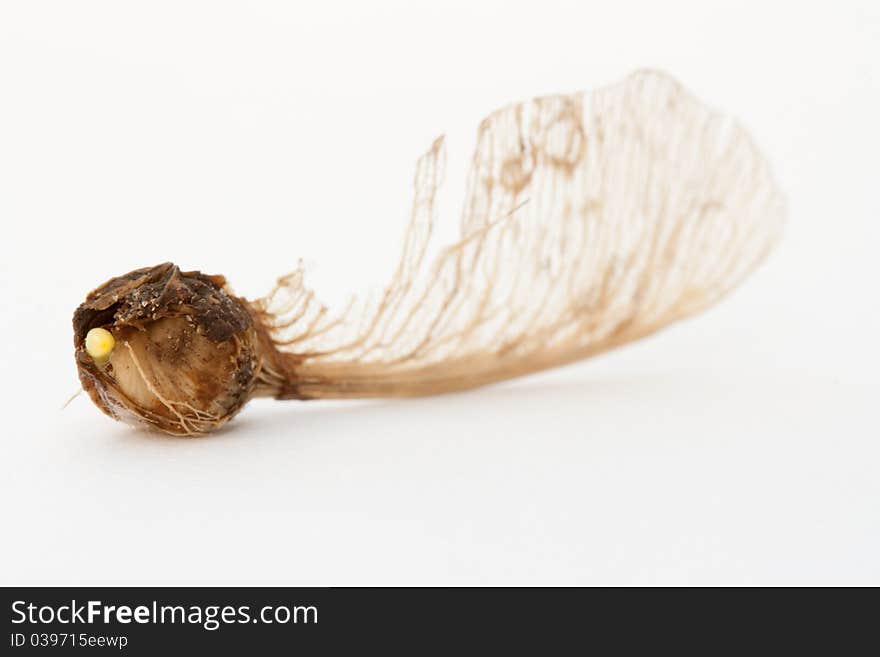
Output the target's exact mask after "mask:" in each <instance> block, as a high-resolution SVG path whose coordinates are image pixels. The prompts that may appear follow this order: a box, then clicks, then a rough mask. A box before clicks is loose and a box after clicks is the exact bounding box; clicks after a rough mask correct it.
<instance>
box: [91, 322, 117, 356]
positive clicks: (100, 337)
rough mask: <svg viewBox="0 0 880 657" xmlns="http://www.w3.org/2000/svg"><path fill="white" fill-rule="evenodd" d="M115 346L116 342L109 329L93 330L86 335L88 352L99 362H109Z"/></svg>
mask: <svg viewBox="0 0 880 657" xmlns="http://www.w3.org/2000/svg"><path fill="white" fill-rule="evenodd" d="M115 346H116V340H114V339H113V334H112V333H111V332H110V331H108V330H107V329H102V328H93V329H90V330H89V332H88V333H86V351H87V352H88V354H89V356H91V357H92V358H94V359H95V360H97V361H102V360H107V357H108V356H109V355H110V352H111V351H113V347H115Z"/></svg>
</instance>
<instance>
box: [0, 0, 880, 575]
mask: <svg viewBox="0 0 880 657" xmlns="http://www.w3.org/2000/svg"><path fill="white" fill-rule="evenodd" d="M877 7H878V4H877V3H876V2H863V3H853V2H833V3H831V2H829V3H815V4H813V3H807V2H797V3H770V2H766V1H762V2H755V3H746V2H730V3H718V2H714V3H713V2H693V3H680V2H679V3H676V2H644V3H637V2H620V1H615V2H568V3H560V2H549V1H547V0H542V1H540V2H530V3H515V2H450V1H448V0H444V1H442V2H441V1H440V0H434V1H432V2H427V3H424V2H396V3H392V2H384V3H375V2H371V3H365V2H350V3H330V2H309V3H293V2H287V3H277V4H275V3H264V2H263V3H257V2H240V3H225V2H206V3H194V2H179V1H175V2H167V3H166V2H150V3H127V2H110V1H108V2H100V3H98V2H76V3H72V2H56V3H48V2H37V1H28V2H4V3H3V4H2V5H0V224H2V258H0V300H2V304H3V305H2V313H3V317H2V319H3V321H2V322H0V357H2V364H3V369H2V383H0V386H2V391H0V392H2V394H0V399H2V405H3V406H2V412H3V421H2V443H0V444H2V456H0V469H2V472H0V476H2V483H0V486H2V490H0V494H2V497H0V504H2V522H0V524H2V527H3V530H2V533H3V539H2V541H0V555H2V560H0V583H3V584H266V585H268V584H286V585H295V584H299V585H307V584H311V585H328V584H868V583H872V584H880V557H878V555H880V429H878V419H877V417H878V416H877V414H878V408H877V401H878V392H880V387H878V382H877V381H878V376H880V362H878V361H880V358H878V354H880V348H878V346H877V345H878V340H880V311H878V307H880V301H878V299H880V293H878V283H880V266H878V253H880V230H878V219H880V201H878V193H877V190H878V171H880V168H878V153H880V128H878V117H880V10H878V8H877ZM644 66H648V67H652V68H660V69H664V70H666V71H668V72H670V73H672V74H673V75H675V76H676V77H678V78H679V79H680V80H681V81H682V82H683V83H684V84H685V86H687V87H688V88H689V89H690V90H691V91H693V92H694V93H695V94H696V95H698V96H699V97H701V98H703V99H704V100H706V101H707V102H708V103H710V104H711V105H713V106H716V107H721V108H724V109H726V110H728V111H730V112H731V113H733V114H735V115H737V116H739V117H740V118H741V119H742V120H743V121H744V122H745V124H746V125H747V126H748V127H749V129H750V130H751V132H752V134H753V135H754V137H755V139H756V141H757V142H758V144H760V145H761V147H762V149H763V151H764V152H765V154H766V155H767V156H768V158H769V159H770V161H771V163H772V164H773V167H774V170H775V172H776V174H777V176H778V179H779V180H780V183H781V185H782V187H783V188H784V190H785V191H786V193H787V195H788V198H789V200H790V207H791V218H790V223H789V226H788V230H787V235H786V239H785V241H784V243H783V244H782V246H781V247H780V249H779V250H778V251H777V252H776V253H775V255H774V256H773V257H772V258H771V260H770V261H769V262H768V263H767V265H766V266H765V267H763V268H762V269H761V270H760V271H759V272H758V273H757V274H756V275H755V276H753V277H752V278H751V279H749V280H748V281H747V282H746V284H745V285H744V286H743V288H742V289H741V290H740V291H739V292H738V293H737V294H735V295H733V296H732V297H730V298H728V299H727V300H725V301H724V302H723V303H722V304H720V305H719V306H718V307H716V308H713V309H712V310H710V311H709V312H708V313H706V314H705V315H703V316H700V317H698V318H696V319H693V320H690V321H688V322H685V323H682V324H679V325H676V326H674V327H672V328H671V329H669V330H667V331H664V332H662V333H660V334H658V335H656V336H654V337H652V338H650V339H648V340H645V341H643V342H640V343H638V344H635V345H632V346H630V347H627V348H625V349H622V350H619V351H616V352H614V353H611V354H608V355H605V356H602V357H600V358H597V359H594V360H592V361H588V362H585V363H582V364H578V365H575V366H571V367H568V368H565V369H563V370H560V371H556V372H549V373H546V374H541V375H538V376H534V377H530V378H527V379H524V380H521V381H517V382H512V383H509V384H505V385H499V386H495V387H492V388H487V389H483V390H480V391H475V392H471V393H466V394H459V395H452V396H446V397H442V398H435V399H422V400H416V401H377V402H364V403H308V404H306V403H297V402H286V403H280V402H273V401H268V400H260V401H257V402H253V403H252V404H251V405H249V407H248V408H247V409H246V410H245V411H244V412H243V413H242V414H241V415H240V416H239V417H238V418H237V419H236V420H235V422H234V423H232V425H230V426H229V428H228V429H227V430H224V431H222V432H221V433H220V434H219V435H216V436H213V437H210V438H207V439H198V440H180V439H170V438H163V437H158V436H155V435H150V434H147V433H144V432H139V431H135V430H132V429H130V428H127V427H126V426H124V425H121V424H118V423H114V422H113V421H112V420H110V419H108V418H106V417H104V416H103V415H101V414H100V413H99V412H98V411H97V410H96V409H95V408H94V407H93V405H92V404H91V403H90V402H89V400H88V399H87V398H86V397H85V396H80V397H79V398H77V399H76V400H74V401H73V402H72V403H71V405H70V406H69V407H68V408H67V409H66V410H64V411H62V410H60V408H61V405H62V404H63V402H64V401H65V399H67V397H69V396H70V394H71V393H73V392H74V391H75V390H76V389H77V388H78V382H77V379H76V375H75V367H74V363H73V360H72V357H71V356H72V342H71V328H70V317H71V314H72V312H73V310H74V308H75V307H76V305H77V304H78V303H79V302H80V301H81V300H82V298H83V297H84V295H85V294H86V292H88V291H89V290H90V289H91V288H93V287H95V286H96V285H98V284H99V283H101V282H103V281H104V280H106V279H107V278H109V277H110V276H113V275H117V274H121V273H124V272H126V271H128V270H130V269H132V268H135V267H139V266H145V265H152V264H156V263H159V262H163V261H166V260H172V261H174V262H176V263H177V264H179V265H181V266H182V267H184V268H198V269H202V270H204V271H207V272H211V273H215V272H216V273H223V274H225V275H226V276H227V277H228V278H229V280H230V281H231V283H232V285H233V287H234V288H235V290H236V291H237V292H238V293H241V294H244V295H246V296H256V295H259V294H261V293H264V292H266V291H267V290H268V289H269V288H270V287H271V285H272V283H273V281H274V278H275V277H276V276H277V275H280V274H282V273H285V272H286V271H288V270H290V269H291V268H292V267H293V265H294V264H295V262H296V259H297V258H298V257H301V256H302V257H304V258H305V259H306V261H307V262H308V263H309V264H310V266H311V271H312V273H313V276H312V278H311V282H312V283H313V284H314V285H315V286H316V287H317V289H318V290H319V292H321V293H323V296H324V297H325V298H327V299H329V300H331V301H334V300H336V299H337V298H341V297H342V296H343V295H344V294H346V293H348V292H349V291H352V290H362V289H370V287H371V286H375V285H378V284H380V283H381V282H382V281H383V280H384V278H385V277H386V276H387V275H388V274H389V273H390V269H391V266H392V263H393V261H394V259H395V257H396V255H397V252H398V249H399V246H400V243H399V240H400V237H401V235H402V229H403V227H404V225H405V222H406V217H407V208H408V205H409V202H410V186H411V176H412V172H413V164H414V162H415V159H416V157H417V156H418V155H419V154H420V153H421V152H422V151H423V150H424V149H425V148H427V146H428V145H429V144H430V142H431V140H432V139H433V138H434V137H435V136H436V135H438V134H439V133H441V132H447V134H448V136H449V149H450V151H449V163H450V168H449V174H448V176H447V181H448V182H447V184H448V194H447V196H446V197H445V198H444V199H443V205H442V207H441V214H442V217H443V218H442V222H443V224H444V226H446V227H447V230H449V234H450V235H451V234H452V232H453V231H452V229H449V227H454V226H455V225H456V224H457V215H458V209H457V205H456V200H457V199H460V198H461V193H462V189H461V188H462V186H463V183H464V170H465V164H466V159H467V156H468V151H469V149H470V148H471V145H472V138H473V135H474V133H475V130H476V126H477V124H478V122H479V120H480V119H481V118H482V117H483V116H484V115H486V114H487V113H489V112H490V111H491V110H493V109H494V108H496V107H498V106H500V105H503V104H506V103H508V102H510V101H514V100H521V99H525V98H528V97H530V96H534V95H540V94H547V93H553V92H562V91H574V90H577V89H581V88H585V87H593V86H597V85H603V84H607V83H610V82H613V81H616V80H618V79H620V78H621V77H623V76H624V75H626V74H628V73H629V72H631V71H632V70H633V69H635V68H639V67H644Z"/></svg>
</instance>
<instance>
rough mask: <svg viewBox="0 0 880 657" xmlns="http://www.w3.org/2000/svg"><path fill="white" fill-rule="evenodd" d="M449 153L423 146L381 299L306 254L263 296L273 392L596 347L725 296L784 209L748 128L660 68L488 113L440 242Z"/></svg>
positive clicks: (486, 373)
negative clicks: (439, 200) (342, 284)
mask: <svg viewBox="0 0 880 657" xmlns="http://www.w3.org/2000/svg"><path fill="white" fill-rule="evenodd" d="M443 158H444V149H443V140H442V139H438V140H437V141H436V142H435V143H434V144H433V146H432V147H431V149H430V150H429V151H428V152H427V153H426V154H425V155H424V156H423V157H422V158H421V159H420V160H419V163H418V167H417V171H416V177H415V201H414V204H413V210H412V218H411V222H410V224H409V226H408V228H407V232H406V238H405V244H404V249H403V254H402V257H401V259H400V262H399V265H398V267H397V269H396V272H395V274H394V276H393V278H392V280H391V282H390V283H389V284H388V286H387V288H386V289H385V291H384V294H383V295H382V296H381V297H380V298H379V299H378V300H377V301H375V302H373V303H366V302H354V303H353V304H352V305H351V306H350V307H349V308H348V309H347V310H345V311H344V312H341V313H339V314H334V313H332V312H330V311H329V310H328V309H327V308H326V307H324V306H322V305H321V304H320V303H319V302H317V301H316V299H315V295H314V294H313V293H312V291H311V290H309V289H307V288H306V287H304V284H303V272H302V270H301V269H300V270H298V271H296V272H294V273H293V274H291V275H289V276H287V277H285V278H283V279H281V280H280V281H279V283H278V286H277V287H276V288H275V290H274V291H273V292H272V293H271V294H270V295H268V296H267V297H265V298H263V299H259V300H257V301H256V302H253V305H254V307H255V308H256V309H257V311H258V312H259V313H260V315H261V317H262V318H263V323H264V325H265V328H266V331H267V335H268V336H269V337H270V338H271V340H272V342H273V343H274V346H275V348H276V350H277V354H276V355H277V356H278V358H276V359H275V360H274V361H273V362H271V363H267V365H266V368H265V372H264V376H263V382H264V393H266V394H274V395H277V396H282V397H301V398H311V397H359V396H387V395H393V396H408V395H422V394H432V393H438V392H445V391H450V390H458V389H463V388H468V387H472V386H476V385H481V384H484V383H490V382H492V381H497V380H501V379H506V378H510V377H513V376H518V375H521V374H526V373H529V372H533V371H537V370H540V369H545V368H548V367H553V366H555V365H560V364H564V363H568V362H571V361H574V360H578V359H581V358H585V357H587V356H590V355H592V354H595V353H598V352H601V351H604V350H607V349H609V348H612V347H614V346H617V345H620V344H622V343H625V342H629V341H631V340H635V339H637V338H640V337H642V336H645V335H647V334H649V333H652V332H653V331H656V330H658V329H660V328H662V327H663V326H666V325H667V324H669V323H670V322H673V321H675V320H678V319H681V318H683V317H686V316H688V315H692V314H694V313H696V312H698V311H700V310H702V309H704V308H706V307H707V306H709V305H711V304H712V303H714V302H715V301H716V300H718V299H719V298H720V297H722V296H723V295H724V294H726V293H727V292H728V291H730V290H731V289H732V288H733V287H734V286H736V285H737V284H738V283H739V282H740V281H741V280H742V279H743V278H744V277H745V276H746V275H747V274H748V273H749V272H750V271H751V270H752V269H753V268H754V267H755V266H756V265H757V264H758V263H759V262H760V261H761V260H762V258H764V256H765V255H766V254H767V253H768V252H769V250H770V249H771V247H772V246H773V244H774V243H775V242H776V240H777V238H778V236H779V234H780V229H781V226H782V223H783V218H784V214H785V212H784V202H783V199H782V197H781V195H780V192H779V190H778V189H777V187H776V185H775V184H774V182H773V179H772V177H771V174H770V171H769V169H768V166H767V163H766V162H765V161H764V159H763V158H762V157H761V156H760V154H759V153H758V152H757V150H756V148H755V147H754V145H753V144H752V142H751V140H750V138H749V137H748V136H747V135H746V133H745V132H744V130H743V129H742V128H741V127H740V126H739V125H738V124H737V123H736V122H735V121H732V120H731V119H728V118H726V117H724V116H722V115H719V114H717V113H715V112H713V111H711V110H709V109H708V108H707V107H705V106H704V105H703V104H701V103H700V102H699V101H697V100H696V99H694V98H693V97H692V96H690V95H689V94H688V93H687V92H685V91H684V90H683V89H682V87H681V86H680V85H679V84H678V83H676V82H675V81H674V80H672V79H671V78H669V77H667V76H665V75H663V74H660V73H656V72H638V73H635V74H633V75H631V76H630V77H628V78H627V79H625V80H624V81H622V82H620V83H618V84H615V85H612V86H609V87H606V88H603V89H599V90H596V91H594V92H592V93H586V92H585V93H576V94H572V95H564V96H551V97H546V98H538V99H535V100H531V101H528V102H525V103H522V104H518V105H512V106H509V107H506V108H503V109H501V110H498V111H496V112H495V113H493V114H491V115H490V116H489V117H488V118H486V119H485V120H484V121H483V122H482V124H481V126H480V128H479V133H478V142H477V147H476V152H475V153H474V157H473V164H472V170H471V173H470V177H469V181H468V192H467V195H466V200H465V205H464V211H463V214H462V219H461V235H460V241H458V242H457V243H455V244H452V245H450V246H448V247H446V248H445V249H443V250H442V251H441V252H440V254H439V255H438V256H436V257H435V258H431V259H429V258H427V257H426V254H427V253H428V245H429V241H430V238H431V233H432V225H433V221H434V214H435V213H434V197H435V192H436V191H437V188H438V186H439V185H440V184H441V178H442V172H443V166H444V164H443Z"/></svg>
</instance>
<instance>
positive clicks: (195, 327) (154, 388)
mask: <svg viewBox="0 0 880 657" xmlns="http://www.w3.org/2000/svg"><path fill="white" fill-rule="evenodd" d="M101 330H105V331H108V332H109V333H110V334H111V335H112V340H113V346H112V351H110V353H109V354H108V355H106V356H105V355H104V354H100V355H99V356H100V357H96V355H93V354H94V352H93V353H92V354H90V353H89V350H88V346H89V345H87V337H88V336H89V335H90V332H91V334H92V335H95V333H96V332H98V331H101ZM73 331H74V347H75V359H76V364H77V368H78V370H79V378H80V381H81V382H82V386H83V388H84V389H85V390H86V391H87V392H88V393H89V396H90V397H91V398H92V400H93V401H94V402H95V404H97V406H98V407H99V408H101V410H103V411H104V412H105V413H107V414H108V415H110V416H111V417H113V418H116V419H119V420H123V421H126V422H128V423H130V424H135V425H143V424H146V425H148V426H150V427H153V428H156V429H159V430H161V431H163V432H165V433H170V434H175V435H198V434H203V433H207V432H209V431H212V430H215V429H217V428H218V427H220V426H222V425H223V424H224V423H226V422H227V421H228V420H229V419H230V418H231V417H232V416H233V415H235V413H236V412H238V411H239V410H240V409H241V407H242V406H243V405H244V403H245V402H246V401H247V400H248V398H249V397H250V395H251V393H252V391H253V389H254V386H255V383H256V377H257V374H258V372H259V370H260V363H261V358H260V356H259V353H258V349H257V343H258V337H257V331H256V330H255V328H254V321H253V319H252V317H251V315H250V313H249V312H248V309H247V305H246V302H245V301H243V300H241V299H238V298H236V297H235V296H233V295H231V294H230V293H229V292H228V291H227V290H226V289H225V280H224V279H223V277H222V276H207V275H204V274H202V273H200V272H196V271H193V272H182V271H180V269H179V268H178V267H176V266H175V265H173V264H170V263H165V264H162V265H158V266H156V267H149V268H144V269H137V270H135V271H132V272H130V273H128V274H125V275H124V276H119V277H117V278H113V279H111V280H109V281H107V282H106V283H104V284H103V285H102V286H101V287H99V288H98V289H96V290H94V291H93V292H92V293H91V294H89V295H88V297H87V298H86V300H85V302H84V303H83V304H82V305H80V306H79V308H77V310H76V312H75V313H74V316H73Z"/></svg>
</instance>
